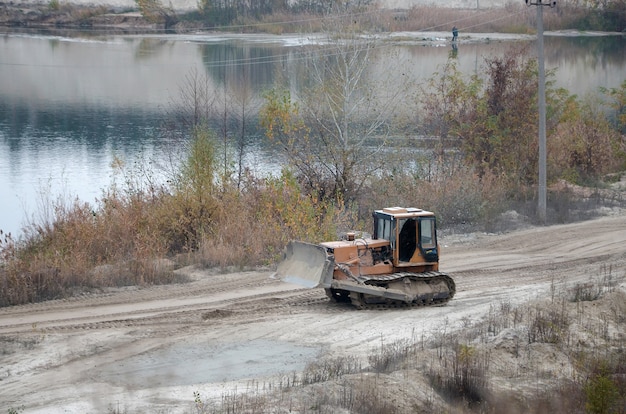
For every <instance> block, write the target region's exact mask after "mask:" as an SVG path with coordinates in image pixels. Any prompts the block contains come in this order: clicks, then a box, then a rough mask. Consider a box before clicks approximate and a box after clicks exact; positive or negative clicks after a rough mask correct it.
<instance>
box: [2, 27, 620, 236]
mask: <svg viewBox="0 0 626 414" xmlns="http://www.w3.org/2000/svg"><path fill="white" fill-rule="evenodd" d="M446 36H447V33H429V34H425V33H420V34H419V36H418V37H416V38H415V40H413V41H411V40H409V41H407V40H403V41H395V42H388V43H387V44H385V46H384V48H385V53H382V51H379V53H373V54H372V56H371V58H370V61H369V67H368V76H370V77H371V78H373V80H374V81H376V80H377V79H379V78H383V77H385V78H386V79H394V78H395V77H399V76H408V77H411V78H412V79H413V80H414V81H415V82H424V81H425V80H426V79H428V78H430V77H431V76H433V74H434V73H436V71H437V70H438V66H439V65H441V64H443V63H444V62H445V61H446V60H447V59H448V57H449V56H450V55H451V54H454V55H455V56H456V59H457V61H458V65H459V68H460V69H461V70H462V71H463V72H464V73H466V74H471V73H475V72H478V71H481V65H482V63H483V61H484V58H485V57H488V56H498V55H502V54H503V53H504V52H505V51H506V50H507V49H508V48H510V47H512V46H513V45H516V44H529V45H530V49H529V53H531V54H534V53H535V47H534V41H532V40H529V39H527V38H524V37H522V38H519V37H518V38H516V39H507V38H506V36H505V39H504V40H497V41H496V40H491V41H485V40H484V39H483V40H481V41H475V42H473V41H468V42H467V43H464V42H461V43H459V44H458V47H457V48H456V50H453V49H452V48H451V45H450V44H449V43H448V42H447V41H446V40H445V37H446ZM481 36H482V37H484V36H487V35H481ZM424 39H426V41H424ZM318 42H319V39H318V37H316V36H315V35H307V36H305V35H293V36H289V35H284V36H271V35H234V34H233V35H231V34H228V35H225V34H206V35H204V34H197V35H150V36H145V35H144V36H141V35H98V36H94V35H89V36H87V35H79V34H72V35H64V36H61V35H47V34H34V33H17V32H6V33H4V34H3V35H2V39H1V40H0V200H1V201H0V229H2V230H3V231H4V232H12V233H13V234H14V235H20V233H21V230H20V229H21V228H22V226H23V225H24V224H25V223H27V222H28V221H29V220H32V219H34V220H36V221H37V220H39V219H40V218H41V216H42V215H45V214H46V209H45V208H44V205H45V204H47V202H48V201H49V200H50V198H55V197H57V196H61V197H65V198H68V197H78V198H79V199H81V200H83V201H87V202H93V201H94V199H95V198H96V197H99V196H100V194H101V192H102V189H103V188H105V187H107V186H108V185H109V184H110V183H111V180H112V174H113V169H112V167H111V163H112V162H113V160H115V159H116V158H120V159H123V160H125V161H126V163H127V164H128V165H132V164H133V163H139V164H144V163H151V164H150V165H160V164H162V163H165V162H166V160H168V159H169V156H170V155H171V153H172V152H173V151H175V150H176V148H175V147H176V146H177V145H179V144H177V143H176V142H172V141H168V140H167V139H163V137H162V135H161V134H160V126H161V125H162V122H163V119H164V117H165V115H166V114H167V113H168V110H171V108H172V104H173V102H175V101H176V100H177V99H178V98H179V96H180V90H181V87H182V85H184V83H185V78H186V77H188V76H189V75H190V74H191V73H194V71H195V73H200V74H203V75H205V74H206V76H207V79H209V81H210V82H211V83H212V85H211V87H212V88H215V89H216V90H220V89H222V90H238V89H241V88H242V87H245V89H246V90H248V91H249V93H251V95H252V101H253V102H255V105H256V107H257V108H258V106H259V105H260V101H261V96H262V93H263V91H265V90H267V89H269V88H271V87H272V86H273V85H274V84H275V82H276V80H277V79H278V78H279V77H281V78H284V79H287V81H288V84H289V87H290V88H292V89H293V90H295V91H297V90H298V89H299V88H301V87H303V83H306V82H307V80H306V79H304V80H303V79H302V77H301V74H302V67H301V62H302V61H303V59H302V56H303V53H304V51H306V50H307V48H308V46H309V45H311V44H315V43H318ZM390 50H391V51H392V52H393V56H394V59H393V61H392V62H391V64H390V60H389V58H388V56H389V54H388V53H387V52H389V51H390ZM545 56H546V69H555V70H557V72H556V73H557V76H556V78H555V79H556V82H557V85H558V86H562V87H564V88H566V89H568V90H569V91H570V92H571V93H575V94H578V95H579V96H583V95H585V94H589V93H591V94H595V93H597V90H598V87H600V86H603V87H609V88H614V87H619V86H620V84H621V83H622V82H623V81H624V80H625V79H626V37H624V36H584V37H581V36H565V35H547V36H546V38H545ZM413 92H414V91H407V94H410V93H413ZM253 133H254V134H256V135H255V138H254V145H253V151H251V152H250V154H249V155H248V158H247V159H246V163H247V165H248V166H250V168H251V169H252V170H253V171H255V172H257V173H259V174H265V173H268V172H271V171H275V170H276V169H277V168H278V166H277V165H275V161H274V160H275V157H274V155H273V154H272V153H271V152H269V150H267V149H266V146H264V145H263V138H262V137H261V135H260V133H259V132H258V131H253Z"/></svg>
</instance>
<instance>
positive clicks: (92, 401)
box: [0, 214, 626, 413]
mask: <svg viewBox="0 0 626 414" xmlns="http://www.w3.org/2000/svg"><path fill="white" fill-rule="evenodd" d="M440 242H441V245H442V255H441V256H442V262H441V266H440V268H441V269H442V270H444V271H447V272H448V273H450V274H451V275H452V276H453V277H454V278H455V280H456V283H457V295H456V296H455V298H454V299H453V300H452V301H451V302H450V303H449V304H448V305H447V306H444V307H436V308H414V309H398V310H366V311H357V310H355V309H353V308H352V307H350V306H349V305H340V304H334V303H331V302H329V301H328V299H327V298H326V296H325V294H324V292H323V291H322V290H317V289H313V290H309V289H302V288H300V287H299V286H295V285H290V284H287V283H284V282H281V281H279V280H276V279H274V278H272V272H271V271H269V270H268V271H256V272H242V273H232V274H215V273H212V272H210V271H203V270H194V269H181V270H180V271H182V272H187V273H189V274H190V275H191V276H192V277H193V279H194V281H193V282H191V283H187V284H181V285H170V286H156V287H149V288H141V289H138V288H132V289H118V290H112V291H109V292H106V293H97V294H92V295H86V296H82V297H79V298H74V299H70V300H59V301H51V302H46V303H39V304H32V305H25V306H16V307H10V308H2V309H0V411H3V412H7V410H11V409H13V410H17V411H16V412H27V413H90V412H92V413H96V412H98V413H99V412H167V413H176V412H192V410H193V400H194V392H200V393H201V394H202V395H203V396H207V397H209V398H210V397H211V396H214V397H216V398H219V397H220V395H224V393H228V392H230V391H231V390H232V389H234V388H237V389H239V390H242V389H244V388H245V387H246V386H249V384H250V383H251V381H252V380H255V379H256V380H259V381H263V380H264V379H266V378H271V377H273V376H276V375H278V374H281V373H283V374H284V373H289V372H292V371H299V370H302V369H303V368H304V366H305V364H306V363H307V362H310V361H313V360H315V359H316V358H318V357H320V356H324V355H351V356H354V355H356V356H358V357H360V358H362V359H363V360H364V361H365V362H364V363H365V364H366V363H367V354H368V352H371V350H372V349H373V348H374V347H377V346H379V345H380V344H381V341H384V342H391V341H395V340H398V339H402V338H407V337H411V336H414V335H422V336H428V335H431V334H432V333H433V332H435V331H437V330H438V329H442V326H447V327H449V329H460V328H461V323H462V321H463V323H467V321H468V320H477V319H480V318H481V317H483V316H484V315H485V314H486V313H487V312H488V311H489V308H490V306H493V305H494V304H498V303H502V302H503V301H507V302H510V303H511V304H513V305H515V304H519V303H523V302H524V301H527V300H530V299H534V298H537V297H542V296H547V295H550V292H551V291H553V290H554V289H559V290H562V289H567V288H568V287H571V286H573V285H574V284H575V283H577V282H586V281H589V280H590V278H600V277H602V275H603V274H606V272H607V266H610V272H611V273H612V274H613V275H616V276H618V277H619V276H624V275H625V274H626V215H624V214H620V215H616V216H609V217H604V218H601V219H597V220H593V221H588V222H583V223H576V224H569V225H561V226H551V227H541V228H532V229H527V230H523V231H517V232H514V233H510V234H506V235H485V234H478V235H476V234H473V235H466V236H463V237H459V236H456V237H449V238H447V239H442V240H440ZM621 288H622V289H623V288H624V282H623V281H622V285H621ZM21 410H23V411H21Z"/></svg>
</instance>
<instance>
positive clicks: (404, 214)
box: [374, 208, 439, 267]
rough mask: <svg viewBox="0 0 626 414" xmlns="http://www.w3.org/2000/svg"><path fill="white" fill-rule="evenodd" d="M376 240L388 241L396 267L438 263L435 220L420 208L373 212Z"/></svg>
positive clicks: (432, 215)
mask: <svg viewBox="0 0 626 414" xmlns="http://www.w3.org/2000/svg"><path fill="white" fill-rule="evenodd" d="M374 239H386V240H389V243H390V246H391V250H392V252H393V262H394V265H395V266H397V267H403V266H410V265H413V264H415V263H417V262H419V263H423V262H429V263H432V262H438V260H439V254H438V251H437V232H436V220H435V216H434V214H433V213H431V212H428V211H424V210H420V209H417V208H386V209H383V210H377V211H375V212H374Z"/></svg>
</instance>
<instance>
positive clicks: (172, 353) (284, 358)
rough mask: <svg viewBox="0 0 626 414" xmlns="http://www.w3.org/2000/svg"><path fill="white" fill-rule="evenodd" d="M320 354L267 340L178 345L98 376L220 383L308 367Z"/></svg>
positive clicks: (130, 383) (147, 382)
mask: <svg viewBox="0 0 626 414" xmlns="http://www.w3.org/2000/svg"><path fill="white" fill-rule="evenodd" d="M319 352H320V349H319V348H314V347H307V346H303V345H296V344H291V343H286V342H276V341H266V340H253V341H249V342H244V343H235V344H220V345H211V344H206V343H198V344H180V345H178V344H174V345H172V346H169V347H166V348H161V349H158V350H154V351H150V352H147V353H145V354H141V355H137V356H134V357H132V358H129V359H125V360H123V361H117V362H115V363H111V364H108V365H104V366H102V367H100V370H99V375H98V377H99V378H100V379H101V380H103V381H106V382H109V383H111V384H114V385H117V386H123V385H125V386H127V387H133V388H139V389H143V388H153V387H162V386H168V387H171V386H181V385H193V384H201V383H220V382H226V381H236V380H241V379H247V378H260V377H266V376H271V375H275V374H280V373H289V372H293V371H302V370H303V369H304V367H305V365H306V363H307V362H309V361H310V360H312V359H313V358H315V357H316V356H317V355H318V353H319Z"/></svg>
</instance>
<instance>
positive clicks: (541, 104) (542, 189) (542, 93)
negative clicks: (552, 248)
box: [525, 0, 556, 224]
mask: <svg viewBox="0 0 626 414" xmlns="http://www.w3.org/2000/svg"><path fill="white" fill-rule="evenodd" d="M525 1H526V5H527V6H537V66H539V80H538V83H539V87H538V91H537V101H538V105H537V107H538V109H539V182H538V187H539V188H538V199H539V203H538V205H537V215H538V216H539V220H540V221H541V222H542V223H543V224H545V223H546V206H547V195H546V193H547V189H546V187H547V173H546V159H547V156H546V152H547V150H546V73H545V69H544V58H543V6H549V7H555V6H556V1H555V0H551V1H549V2H544V1H543V0H538V1H534V2H533V1H532V0H525Z"/></svg>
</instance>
